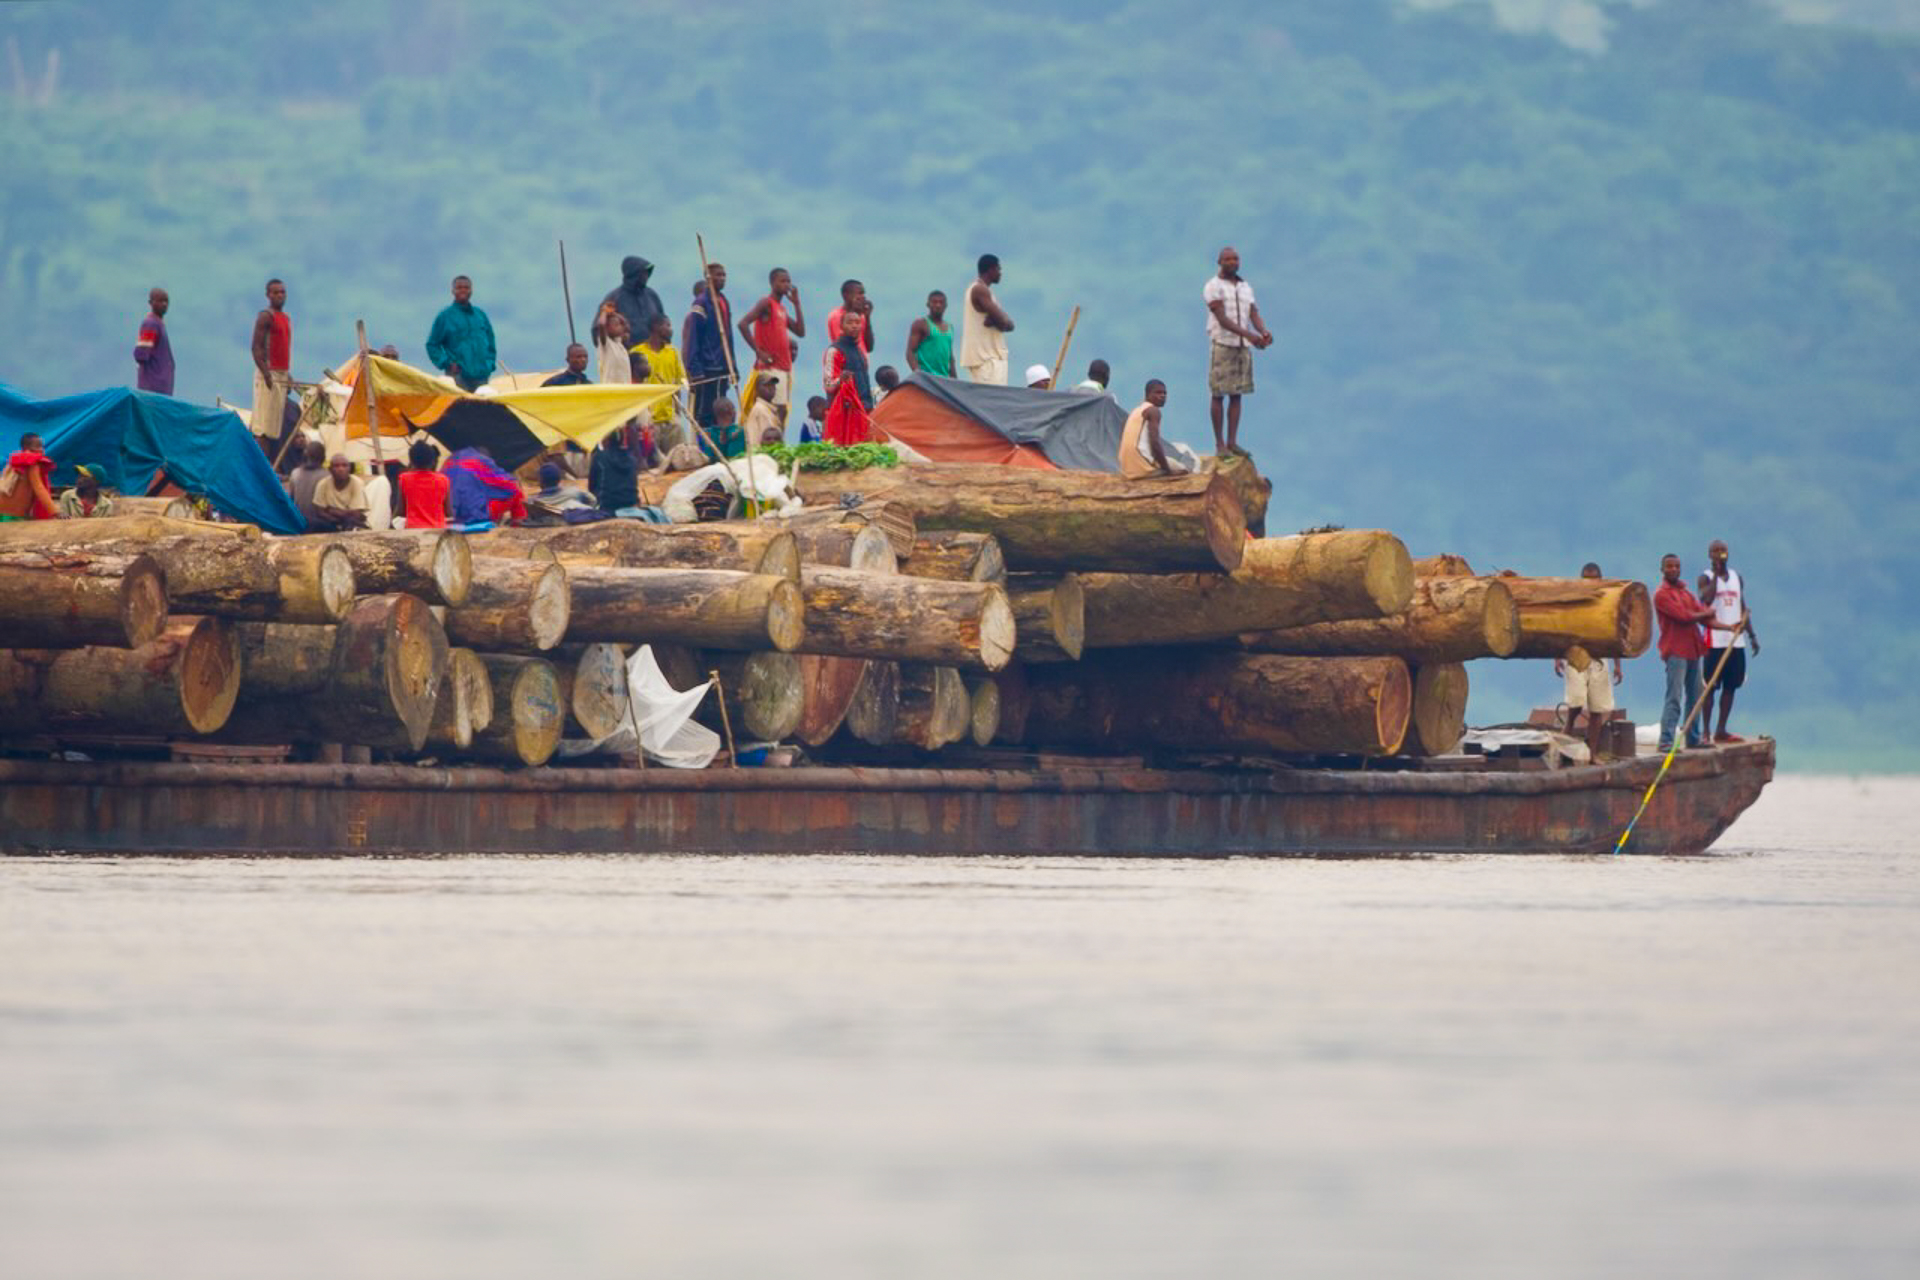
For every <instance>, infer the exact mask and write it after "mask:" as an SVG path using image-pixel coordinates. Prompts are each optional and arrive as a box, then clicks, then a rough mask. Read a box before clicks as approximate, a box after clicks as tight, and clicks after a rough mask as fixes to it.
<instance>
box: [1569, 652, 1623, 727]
mask: <svg viewBox="0 0 1920 1280" xmlns="http://www.w3.org/2000/svg"><path fill="white" fill-rule="evenodd" d="M1566 693H1567V696H1566V703H1567V705H1568V706H1569V707H1571V708H1572V709H1573V710H1575V711H1589V712H1592V713H1593V714H1594V715H1605V714H1607V713H1608V712H1609V711H1612V710H1613V664H1611V663H1609V662H1607V661H1606V660H1605V659H1603V658H1595V659H1594V660H1593V661H1591V662H1589V663H1587V669H1586V670H1585V671H1575V670H1574V669H1573V664H1572V663H1571V662H1569V663H1568V664H1567V690H1566Z"/></svg>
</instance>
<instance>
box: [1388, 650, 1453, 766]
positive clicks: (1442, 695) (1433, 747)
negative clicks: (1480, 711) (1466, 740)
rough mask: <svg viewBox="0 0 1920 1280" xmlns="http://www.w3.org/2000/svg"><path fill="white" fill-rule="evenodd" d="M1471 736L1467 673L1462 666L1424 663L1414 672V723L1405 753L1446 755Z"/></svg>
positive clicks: (1450, 663) (1409, 730)
mask: <svg viewBox="0 0 1920 1280" xmlns="http://www.w3.org/2000/svg"><path fill="white" fill-rule="evenodd" d="M1466 732H1467V669H1466V667H1465V666H1464V665H1463V664H1461V663H1458V662H1427V663H1422V664H1420V665H1419V666H1418V667H1416V668H1415V669H1414V672H1413V720H1412V724H1411V725H1410V726H1409V727H1408V730H1407V740H1406V742H1405V743H1404V744H1403V746H1402V751H1403V752H1404V753H1405V754H1407V755H1411V756H1437V755H1445V754H1446V753H1447V752H1449V751H1452V750H1453V749H1454V748H1455V747H1457V746H1459V745H1460V739H1461V738H1462V737H1463V736H1465V734H1466Z"/></svg>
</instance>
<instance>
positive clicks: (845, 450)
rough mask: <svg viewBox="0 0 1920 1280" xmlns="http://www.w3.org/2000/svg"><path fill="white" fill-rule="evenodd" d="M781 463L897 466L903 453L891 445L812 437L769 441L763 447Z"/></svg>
mask: <svg viewBox="0 0 1920 1280" xmlns="http://www.w3.org/2000/svg"><path fill="white" fill-rule="evenodd" d="M761 452H762V453H764V454H766V455H767V456H768V457H769V458H772V459H773V460H774V461H776V462H778V463H779V464H780V469H781V470H783V471H784V470H786V469H788V468H789V467H791V466H793V464H794V460H795V459H798V460H799V462H800V469H801V470H802V471H864V470H865V469H866V468H868V467H897V466H899V465H900V455H899V454H898V453H896V452H894V450H893V447H892V446H891V445H884V444H850V445H844V446H843V445H837V444H828V443H827V442H826V441H824V440H812V441H809V442H807V443H806V444H770V445H768V446H766V448H764V449H762V450H761Z"/></svg>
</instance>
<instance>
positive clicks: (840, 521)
mask: <svg viewBox="0 0 1920 1280" xmlns="http://www.w3.org/2000/svg"><path fill="white" fill-rule="evenodd" d="M854 496H856V497H858V496H859V495H857V494H856V495H854ZM839 498H840V495H839V494H834V495H833V497H832V499H831V500H830V501H827V502H819V501H818V500H817V499H808V501H809V502H813V503H815V504H816V505H813V506H808V507H803V508H801V509H800V510H798V511H791V512H788V513H786V514H784V515H781V516H780V517H778V519H779V521H780V527H781V528H783V529H791V530H793V531H794V533H795V534H798V533H800V531H801V530H803V529H824V528H830V527H832V526H834V525H853V526H855V527H861V526H867V527H871V528H874V529H878V530H879V531H880V533H881V535H882V536H884V537H885V538H886V540H887V544H888V545H889V546H891V547H892V548H893V554H894V557H895V558H896V559H898V560H905V559H906V558H907V557H908V556H910V555H912V554H913V544H914V541H915V539H916V538H918V537H919V533H920V525H919V522H918V521H917V520H915V519H914V516H913V512H911V511H909V510H908V509H907V508H906V507H905V506H902V505H901V504H900V503H897V502H885V501H878V500H868V501H863V502H861V503H860V504H859V505H857V506H852V507H843V506H841V505H840V503H839ZM803 549H804V543H803ZM808 563H810V564H813V563H825V562H824V561H818V560H815V559H813V558H812V557H808Z"/></svg>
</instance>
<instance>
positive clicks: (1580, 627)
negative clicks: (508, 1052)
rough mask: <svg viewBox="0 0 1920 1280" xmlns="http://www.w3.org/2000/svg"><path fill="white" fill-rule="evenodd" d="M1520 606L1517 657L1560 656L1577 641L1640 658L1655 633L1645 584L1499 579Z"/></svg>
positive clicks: (1592, 650) (1606, 654) (1593, 650)
mask: <svg viewBox="0 0 1920 1280" xmlns="http://www.w3.org/2000/svg"><path fill="white" fill-rule="evenodd" d="M1499 580H1500V581H1501V582H1502V583H1503V584H1505V586H1506V588H1507V590H1508V591H1510V592H1512V593H1513V602H1514V604H1515V605H1517V606H1518V607H1519V610H1520V640H1519V643H1517V644H1516V645H1515V646H1514V649H1513V656H1514V657H1516V658H1558V657H1561V656H1563V655H1564V654H1566V652H1567V651H1568V650H1569V649H1572V648H1573V647H1574V646H1575V645H1578V646H1580V647H1581V648H1582V649H1585V650H1586V651H1587V653H1588V655H1590V656H1591V657H1595V658H1637V657H1639V656H1640V655H1641V654H1643V653H1645V652H1646V650H1647V645H1648V643H1649V642H1651V641H1652V639H1653V604H1652V601H1651V600H1650V599H1649V598H1648V596H1647V588H1646V586H1645V584H1643V583H1639V582H1622V581H1617V580H1613V579H1607V578H1520V577H1509V576H1508V575H1505V574H1502V575H1501V576H1500V579H1499Z"/></svg>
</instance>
